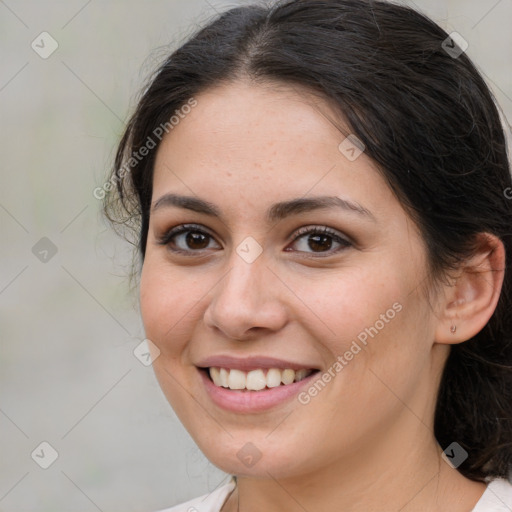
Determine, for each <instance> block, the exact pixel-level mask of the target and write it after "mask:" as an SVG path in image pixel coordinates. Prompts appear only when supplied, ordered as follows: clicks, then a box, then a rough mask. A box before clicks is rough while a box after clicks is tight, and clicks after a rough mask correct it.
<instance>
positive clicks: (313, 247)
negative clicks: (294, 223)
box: [293, 227, 352, 254]
mask: <svg viewBox="0 0 512 512" xmlns="http://www.w3.org/2000/svg"><path fill="white" fill-rule="evenodd" d="M293 244H294V245H295V246H296V247H297V249H296V250H298V251H300V252H305V253H309V254H314V253H328V254H334V253H336V252H339V251H340V250H343V249H346V248H348V247H350V246H351V245H352V244H351V243H350V242H349V241H348V240H346V239H345V238H343V237H342V236H340V234H338V233H337V232H336V231H333V230H331V229H330V228H328V227H323V228H319V227H316V228H305V229H303V230H301V231H299V233H298V234H297V236H296V237H295V239H294V241H293ZM333 246H337V248H336V247H335V249H334V250H332V248H333Z"/></svg>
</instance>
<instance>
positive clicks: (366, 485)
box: [222, 411, 485, 512]
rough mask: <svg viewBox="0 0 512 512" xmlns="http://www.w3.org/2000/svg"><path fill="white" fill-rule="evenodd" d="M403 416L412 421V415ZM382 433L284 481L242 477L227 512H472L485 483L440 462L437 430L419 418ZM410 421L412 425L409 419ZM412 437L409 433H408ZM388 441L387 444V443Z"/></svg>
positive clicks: (284, 478)
mask: <svg viewBox="0 0 512 512" xmlns="http://www.w3.org/2000/svg"><path fill="white" fill-rule="evenodd" d="M404 415H406V416H409V417H411V416H412V415H411V412H410V411H404ZM410 421H411V423H412V424H414V425H415V427H414V428H412V427H411V424H408V425H405V428H404V429H397V430H396V431H395V432H394V433H393V434H392V435H391V433H390V431H386V432H382V433H381V434H380V436H379V435H378V436H375V437H373V438H372V443H367V444H366V446H365V447H364V449H363V450H357V453H355V454H354V455H353V456H351V457H346V458H344V459H342V460H341V459H339V460H334V461H333V462H332V464H330V465H329V466H326V467H323V468H312V470H311V471H310V472H308V473H305V474H297V475H293V476H286V477H274V476H272V475H269V478H268V479H266V478H252V477H244V476H241V477H238V485H237V489H236V490H235V491H234V492H233V494H232V495H231V496H230V498H229V500H228V501H227V502H226V504H225V507H224V508H223V509H222V510H223V512H257V511H258V512H259V511H261V510H265V511H267V512H278V511H282V510H286V511H287V512H304V511H305V510H306V511H312V510H338V511H343V512H356V511H357V512H360V511H361V510H364V511H365V512H388V511H398V510H399V511H400V512H413V511H417V510H421V511H422V512H441V511H444V510H450V511H451V512H469V511H470V510H472V508H473V507H474V506H475V504H476V503H477V501H478V500H479V499H480V497H481V495H482V494H483V492H484V491H485V485H484V484H482V483H478V482H473V481H471V480H469V479H466V478H465V477H463V476H462V475H461V474H460V473H459V472H458V471H457V470H455V469H453V468H451V467H450V466H449V465H448V464H447V463H446V462H445V461H444V460H443V459H442V458H441V453H442V450H441V448H440V447H439V445H438V444H437V442H436V440H435V438H434V435H433V432H432V431H431V430H430V429H429V428H428V427H427V426H426V425H425V424H423V423H420V422H418V421H417V418H416V419H412V420H410ZM406 423H408V422H407V421H406ZM407 432H408V433H409V435H406V433H407ZM384 438H385V439H386V442H385V443H384V442H383V439H384Z"/></svg>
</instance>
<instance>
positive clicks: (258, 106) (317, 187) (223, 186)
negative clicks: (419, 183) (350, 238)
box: [153, 82, 396, 207]
mask: <svg viewBox="0 0 512 512" xmlns="http://www.w3.org/2000/svg"><path fill="white" fill-rule="evenodd" d="M195 99H196V101H197V105H196V106H195V107H194V108H193V109H192V110H191V111H190V113H189V114H188V115H186V116H184V118H183V119H181V120H180V122H179V124H178V125H177V126H175V127H174V128H173V130H171V131H170V132H169V134H167V135H166V136H165V137H164V139H163V140H162V143H161V145H160V147H159V150H158V153H157V159H156V163H155V171H154V181H153V187H154V189H153V200H155V199H156V198H157V196H159V195H161V194H163V193H167V192H169V191H173V192H180V193H187V195H191V194H192V195H194V194H195V195H200V196H203V197H204V196H206V197H212V196H215V195H218V196H219V197H220V195H222V201H223V203H224V204H225V205H226V207H228V206H230V205H231V203H236V201H237V199H239V200H242V199H243V200H245V201H246V204H247V205H250V204H254V205H256V204H257V203H258V204H262V203H268V204H270V203H271V202H277V201H279V200H284V199H290V198H292V197H293V198H296V197H304V196H309V195H333V194H334V195H342V196H346V195H351V196H353V197H352V199H353V200H354V201H357V202H359V203H361V204H364V203H371V202H375V201H377V202H379V201H380V202H388V203H389V202H390V201H395V200H394V197H393V195H392V193H391V191H390V189H389V187H388V186H387V184H386V183H385V181H384V179H383V178H382V176H381V174H380V172H378V170H377V168H376V166H375V165H374V163H373V161H372V160H371V159H370V158H368V157H367V156H366V155H365V154H364V153H363V154H361V155H360V156H359V157H358V158H357V159H355V160H353V161H351V160H349V159H348V158H347V157H346V155H344V154H343V153H342V152H341V151H340V144H341V143H343V142H344V141H345V139H346V137H347V135H349V133H350V132H349V131H348V130H347V129H346V128H344V127H343V125H342V123H341V122H340V119H339V116H336V115H335V113H334V112H333V111H332V109H330V107H329V105H328V104H327V103H326V102H324V101H323V100H321V99H319V98H318V97H315V96H313V95H312V94H310V93H307V92H306V91H302V90H298V89H296V88H293V87H287V86H276V87H275V88H271V86H270V85H267V86H265V87H263V86H260V85H254V84H249V83H246V82H240V83H238V82H237V83H232V84H228V85H223V86H221V87H217V88H215V89H211V90H208V91H206V92H205V93H203V94H201V95H198V96H197V97H196V98H195ZM395 202H396V201H395Z"/></svg>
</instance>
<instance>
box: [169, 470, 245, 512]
mask: <svg viewBox="0 0 512 512" xmlns="http://www.w3.org/2000/svg"><path fill="white" fill-rule="evenodd" d="M235 486H236V484H235V479H234V478H233V477H231V478H230V479H229V481H228V482H227V483H226V484H225V485H223V486H222V487H219V488H218V489H216V490H214V491H212V492H210V493H208V494H204V495H203V496H199V498H194V499H193V500H190V501H187V502H186V503H181V504H180V505H176V506H174V507H171V508H167V509H165V510H160V511H159V512H219V511H220V509H221V508H222V505H224V502H225V501H226V500H227V498H228V496H229V495H230V493H231V492H232V491H233V490H234V489H235Z"/></svg>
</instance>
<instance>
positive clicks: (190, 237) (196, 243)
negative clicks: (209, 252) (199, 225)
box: [187, 233, 208, 249]
mask: <svg viewBox="0 0 512 512" xmlns="http://www.w3.org/2000/svg"><path fill="white" fill-rule="evenodd" d="M206 238H207V237H206V236H205V235H204V234H202V233H188V234H187V245H188V246H189V247H190V248H192V249H204V248H205V247H207V246H208V240H207V239H206ZM201 242H202V243H201ZM205 242H206V243H205Z"/></svg>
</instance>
